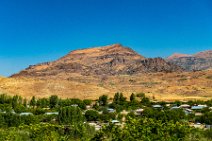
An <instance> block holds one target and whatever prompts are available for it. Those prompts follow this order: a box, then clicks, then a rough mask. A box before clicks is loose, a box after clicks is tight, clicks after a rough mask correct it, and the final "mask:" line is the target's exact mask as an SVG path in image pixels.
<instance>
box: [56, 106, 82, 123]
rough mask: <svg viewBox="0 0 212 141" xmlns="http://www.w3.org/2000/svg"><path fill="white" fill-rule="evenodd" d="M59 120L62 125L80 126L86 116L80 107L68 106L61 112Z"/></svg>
mask: <svg viewBox="0 0 212 141" xmlns="http://www.w3.org/2000/svg"><path fill="white" fill-rule="evenodd" d="M58 119H59V122H60V123H62V124H78V123H82V122H83V121H84V116H83V115H82V112H81V110H80V108H79V107H72V106H67V107H63V108H61V109H60V110H59V115H58Z"/></svg>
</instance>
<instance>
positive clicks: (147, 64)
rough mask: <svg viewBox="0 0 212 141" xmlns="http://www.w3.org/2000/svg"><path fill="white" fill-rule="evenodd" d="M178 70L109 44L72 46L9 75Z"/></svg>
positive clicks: (167, 64) (121, 73)
mask: <svg viewBox="0 0 212 141" xmlns="http://www.w3.org/2000/svg"><path fill="white" fill-rule="evenodd" d="M179 71H182V69H181V68H180V67H178V66H177V65H174V64H171V63H168V62H166V61H165V60H164V59H162V58H145V57H143V56H141V55H139V54H138V53H136V52H135V51H133V50H132V49H130V48H127V47H124V46H122V45H120V44H113V45H109V46H103V47H95V48H89V49H83V50H75V51H72V52H70V53H69V54H67V55H66V56H64V57H62V58H60V59H58V60H56V61H53V62H47V63H41V64H37V65H31V66H29V67H28V68H27V69H25V70H23V71H21V72H20V73H17V74H15V75H13V76H12V77H30V78H35V77H36V78H38V77H40V78H42V79H47V78H57V79H58V78H60V79H62V80H66V79H69V77H72V76H73V75H74V74H79V75H83V76H93V77H95V76H97V75H98V76H103V75H106V76H109V75H114V76H115V75H132V74H133V75H134V74H139V73H144V72H147V73H152V72H179Z"/></svg>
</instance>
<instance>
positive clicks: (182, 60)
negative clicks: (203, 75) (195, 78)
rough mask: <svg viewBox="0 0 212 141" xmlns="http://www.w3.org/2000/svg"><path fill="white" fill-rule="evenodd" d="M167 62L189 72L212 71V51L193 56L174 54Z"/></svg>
mask: <svg viewBox="0 0 212 141" xmlns="http://www.w3.org/2000/svg"><path fill="white" fill-rule="evenodd" d="M166 60H167V61H168V62H170V63H173V64H176V65H178V66H181V67H182V68H184V69H185V70H187V71H192V70H195V71H196V70H207V69H212V50H206V51H201V52H198V53H196V54H193V55H185V54H180V55H179V54H178V55H176V54H173V55H171V56H169V57H167V58H166Z"/></svg>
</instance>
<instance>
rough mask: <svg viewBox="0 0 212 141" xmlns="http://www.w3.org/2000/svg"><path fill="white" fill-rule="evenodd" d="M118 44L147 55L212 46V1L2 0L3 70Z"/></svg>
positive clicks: (0, 50) (0, 55) (0, 58)
mask: <svg viewBox="0 0 212 141" xmlns="http://www.w3.org/2000/svg"><path fill="white" fill-rule="evenodd" d="M113 43H121V44H123V45H124V46H129V47H131V48H133V49H134V50H136V51H137V52H139V53H140V54H142V55H144V56H146V57H157V56H161V57H167V56H169V55H170V54H172V53H175V52H180V53H188V54H192V53H196V52H199V51H202V50H209V49H212V1H211V0H5V1H0V66H1V68H0V75H4V76H9V75H11V74H13V73H16V72H18V71H20V70H21V69H24V68H26V67H27V66H28V65H31V64H37V63H40V62H45V61H51V60H55V59H57V58H59V57H61V56H63V55H65V54H67V53H68V52H69V51H71V50H75V49H79V48H87V47H93V46H102V45H108V44H113Z"/></svg>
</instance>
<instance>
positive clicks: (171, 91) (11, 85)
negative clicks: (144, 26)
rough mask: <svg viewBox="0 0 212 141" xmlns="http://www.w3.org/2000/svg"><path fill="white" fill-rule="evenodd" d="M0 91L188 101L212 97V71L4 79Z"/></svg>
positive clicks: (1, 80)
mask: <svg viewBox="0 0 212 141" xmlns="http://www.w3.org/2000/svg"><path fill="white" fill-rule="evenodd" d="M0 86H1V87H0V92H5V93H8V94H11V95H14V94H18V95H22V96H24V97H28V98H31V96H32V95H35V96H36V97H48V96H50V95H53V94H56V95H58V96H60V97H63V98H66V97H69V98H81V99H85V98H90V99H97V98H98V97H99V96H100V95H103V94H107V95H109V96H110V97H113V95H114V93H115V92H123V93H124V95H126V96H128V97H129V96H130V94H131V93H132V92H134V93H139V92H144V93H146V95H147V96H149V97H150V98H156V99H158V100H189V99H209V98H212V71H199V72H184V73H162V72H160V73H148V74H138V75H119V76H98V77H92V76H86V77H85V76H81V75H75V76H72V77H70V78H69V80H61V79H49V80H40V79H37V78H36V79H35V78H33V79H32V78H1V79H0Z"/></svg>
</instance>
